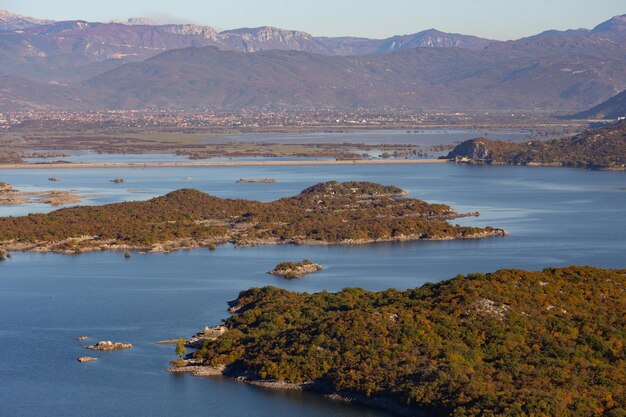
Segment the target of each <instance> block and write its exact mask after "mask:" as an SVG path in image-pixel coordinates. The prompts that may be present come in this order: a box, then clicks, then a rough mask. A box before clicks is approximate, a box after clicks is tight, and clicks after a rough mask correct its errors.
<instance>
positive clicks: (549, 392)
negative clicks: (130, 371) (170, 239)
mask: <svg viewBox="0 0 626 417" xmlns="http://www.w3.org/2000/svg"><path fill="white" fill-rule="evenodd" d="M624 288H626V270H621V271H610V270H602V269H596V268H590V267H569V268H563V269H554V268H549V269H546V270H544V271H541V272H526V271H519V270H501V271H498V272H495V273H492V274H486V275H483V274H472V275H468V276H458V277H456V278H454V279H451V280H447V281H443V282H440V283H438V284H427V285H425V286H423V287H421V288H416V289H411V290H407V291H398V290H394V289H391V290H387V291H383V292H379V293H373V292H368V291H365V290H362V289H355V288H351V289H344V290H342V291H340V292H338V293H336V294H331V293H328V292H323V293H319V294H306V293H304V294H298V293H293V292H288V291H285V290H281V289H277V288H272V287H267V288H261V289H251V290H248V291H244V292H242V293H241V294H240V295H239V298H238V299H237V300H236V301H234V302H232V303H231V306H232V308H231V311H232V312H233V316H232V317H231V318H230V319H228V320H226V322H225V323H224V325H225V330H226V332H225V333H223V334H222V335H221V336H219V337H217V339H216V340H207V341H205V342H204V347H202V348H201V349H200V350H198V351H197V352H195V353H194V354H192V355H191V357H192V358H193V359H194V361H193V362H192V363H193V364H195V365H196V366H195V367H191V368H189V370H190V371H193V372H196V373H197V374H202V373H203V368H207V369H216V370H218V369H221V370H222V372H223V373H224V374H226V375H230V376H238V377H243V378H244V379H247V380H248V381H251V382H254V383H260V384H261V385H266V386H269V387H272V386H274V387H276V386H277V387H292V388H295V387H300V388H304V389H311V390H315V391H321V392H322V393H325V394H332V397H334V398H337V397H339V398H344V399H352V400H357V401H359V402H362V403H365V404H370V405H376V406H383V407H385V408H389V409H391V410H394V411H396V412H398V413H401V414H403V415H410V416H424V415H429V416H448V415H452V416H464V417H471V416H540V415H546V416H553V417H589V416H611V417H616V416H623V415H625V414H626V388H625V387H626V360H625V358H626V356H625V355H626V350H625V346H626V292H625V290H624ZM177 364H178V363H177ZM198 365H199V366H198ZM224 367H225V368H224ZM184 369H185V368H183V370H184Z"/></svg>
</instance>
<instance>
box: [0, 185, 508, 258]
mask: <svg viewBox="0 0 626 417" xmlns="http://www.w3.org/2000/svg"><path fill="white" fill-rule="evenodd" d="M404 194H405V193H404V191H402V190H401V189H399V188H397V187H392V186H383V185H379V184H372V183H367V182H348V183H337V182H328V183H323V184H318V185H316V186H313V187H310V188H307V189H306V190H304V191H302V192H301V193H300V194H298V195H296V196H293V197H288V198H283V199H280V200H277V201H273V202H270V203H261V202H258V201H248V200H232V199H222V198H218V197H214V196H211V195H208V194H204V193H202V192H200V191H197V190H189V189H188V190H178V191H174V192H172V193H170V194H167V195H165V196H163V197H158V198H154V199H152V200H149V201H140V202H126V203H116V204H108V205H104V206H84V207H71V208H66V209H61V210H57V211H54V212H52V213H49V214H31V215H29V216H25V217H6V218H0V249H5V250H31V251H44V252H48V251H53V252H77V253H78V252H82V251H91V250H105V249H112V250H120V249H141V250H154V251H169V250H176V249H181V248H192V247H199V246H214V245H215V244H219V243H225V242H232V243H234V244H237V245H257V244H276V243H295V244H358V243H369V242H374V241H394V240H419V239H425V240H429V239H432V240H447V239H471V238H481V237H491V236H503V235H505V232H504V231H503V230H500V229H493V228H491V227H486V228H484V229H481V228H475V227H461V226H458V225H452V224H450V223H448V220H451V219H454V218H457V217H462V216H464V215H460V214H457V213H455V212H454V211H453V210H452V209H451V208H450V207H449V206H446V205H444V204H428V203H425V202H423V201H420V200H416V199H411V198H399V197H400V196H402V195H404Z"/></svg>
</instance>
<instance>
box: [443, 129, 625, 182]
mask: <svg viewBox="0 0 626 417" xmlns="http://www.w3.org/2000/svg"><path fill="white" fill-rule="evenodd" d="M446 158H447V159H452V160H455V161H459V162H469V163H483V164H494V165H498V164H510V165H556V166H567V167H581V168H590V169H614V170H623V169H625V168H626V122H621V123H618V124H615V125H612V126H608V127H604V128H600V129H591V130H587V131H585V132H583V133H581V134H579V135H576V136H573V137H571V138H563V139H553V140H548V141H532V142H524V143H513V142H504V141H497V140H491V139H485V138H477V139H471V140H468V141H465V142H463V143H461V144H459V145H458V146H457V147H456V148H454V149H453V150H452V151H451V152H450V153H449V154H448V155H447V156H446Z"/></svg>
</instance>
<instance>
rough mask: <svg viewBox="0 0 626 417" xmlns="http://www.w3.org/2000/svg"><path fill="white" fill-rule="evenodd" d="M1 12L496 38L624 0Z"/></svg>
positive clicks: (380, 0) (12, 6)
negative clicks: (436, 31)
mask: <svg viewBox="0 0 626 417" xmlns="http://www.w3.org/2000/svg"><path fill="white" fill-rule="evenodd" d="M0 9H6V10H9V11H11V12H14V13H20V14H24V15H29V16H34V17H41V18H50V19H55V20H70V19H83V20H89V21H108V20H111V19H124V20H125V19H126V18H128V17H131V16H151V17H157V18H160V19H162V20H166V21H172V22H174V21H175V22H181V21H184V22H193V23H198V24H204V25H209V26H213V27H215V28H216V29H219V30H224V29H232V28H238V27H246V26H247V27H256V26H263V25H269V26H277V27H281V28H285V29H298V30H303V31H305V32H309V33H311V34H313V35H328V36H339V35H352V36H367V37H380V38H382V37H387V36H390V35H396V34H407V33H414V32H418V31H420V30H424V29H430V28H437V29H439V30H443V31H446V32H458V33H464V34H470V35H477V36H483V37H488V38H493V39H516V38H520V37H522V36H527V35H532V34H536V33H538V32H541V31H543V30H546V29H571V28H580V27H585V28H591V27H593V26H595V25H597V24H598V23H600V22H602V21H604V20H607V19H609V18H610V17H612V16H614V15H618V14H624V13H626V1H625V0H428V1H422V0H313V1H311V0H307V1H298V0H104V1H103V0H0Z"/></svg>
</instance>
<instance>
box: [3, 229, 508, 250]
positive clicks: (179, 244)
mask: <svg viewBox="0 0 626 417" xmlns="http://www.w3.org/2000/svg"><path fill="white" fill-rule="evenodd" d="M508 235H509V233H508V232H507V231H506V230H504V229H501V228H496V227H494V228H490V229H488V230H483V231H482V232H479V233H475V234H471V235H467V236H443V237H429V238H422V237H419V236H418V235H409V236H397V237H389V238H383V239H360V240H353V239H348V240H339V241H326V240H310V239H308V240H303V241H301V242H300V243H296V242H294V241H293V240H284V241H283V240H267V239H258V240H256V241H252V242H245V243H243V242H242V243H237V242H234V241H232V240H231V237H230V236H222V237H218V238H214V239H206V240H193V239H180V240H175V241H167V242H160V243H156V244H154V245H152V246H141V245H137V246H133V245H127V244H123V243H118V242H115V241H102V242H98V243H97V244H94V245H93V246H82V247H80V249H79V250H75V249H67V248H60V247H59V246H62V245H63V244H64V243H67V242H70V241H75V242H77V243H80V242H85V241H91V240H93V238H94V237H92V236H79V237H75V238H68V239H63V240H59V241H52V242H34V243H33V242H19V243H16V242H14V241H4V242H2V241H0V250H4V251H6V252H23V253H27V252H32V253H58V254H68V255H76V254H80V253H89V252H103V251H107V252H122V251H129V250H130V251H138V252H140V253H146V254H153V253H171V252H178V251H182V250H194V249H202V248H208V247H209V245H211V244H213V245H217V246H219V245H222V244H227V243H230V244H233V245H235V246H238V247H251V246H271V245H298V246H300V245H301V246H350V245H369V244H373V243H387V242H416V241H428V242H436V241H451V240H478V239H488V238H497V237H507V236H508ZM55 247H56V248H55Z"/></svg>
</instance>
